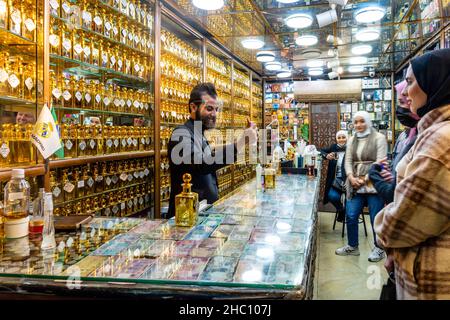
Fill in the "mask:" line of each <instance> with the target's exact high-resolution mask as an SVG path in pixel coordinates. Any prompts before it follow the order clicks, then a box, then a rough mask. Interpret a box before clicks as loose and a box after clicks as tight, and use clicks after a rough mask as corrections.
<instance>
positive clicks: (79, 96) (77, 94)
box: [75, 91, 83, 101]
mask: <svg viewBox="0 0 450 320" xmlns="http://www.w3.org/2000/svg"><path fill="white" fill-rule="evenodd" d="M75 98H77V100H78V101H81V99H82V98H83V95H82V94H81V92H80V91H77V92H76V93H75Z"/></svg>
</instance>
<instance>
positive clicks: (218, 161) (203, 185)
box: [167, 119, 237, 218]
mask: <svg viewBox="0 0 450 320" xmlns="http://www.w3.org/2000/svg"><path fill="white" fill-rule="evenodd" d="M200 124H201V121H197V126H195V125H194V121H193V120H192V119H189V120H188V121H186V123H185V124H183V125H181V126H178V127H176V128H175V129H174V130H173V132H172V136H171V137H170V141H169V145H168V157H169V164H170V186H171V188H170V200H169V212H168V217H167V218H171V217H173V216H174V215H175V196H176V195H177V194H179V193H180V192H181V191H182V186H181V185H182V183H183V175H184V174H185V173H190V174H191V176H192V180H191V183H192V191H193V192H196V193H198V196H199V200H200V201H201V200H204V199H206V200H207V201H208V203H214V202H215V201H217V200H218V199H219V191H218V187H217V176H216V171H217V170H219V169H220V168H223V167H225V166H227V165H229V164H232V163H234V161H235V160H236V154H237V150H236V146H235V144H229V145H225V146H222V147H218V148H215V149H214V151H212V150H211V148H210V146H209V144H208V141H207V140H206V138H205V137H204V135H203V132H202V130H201V126H200Z"/></svg>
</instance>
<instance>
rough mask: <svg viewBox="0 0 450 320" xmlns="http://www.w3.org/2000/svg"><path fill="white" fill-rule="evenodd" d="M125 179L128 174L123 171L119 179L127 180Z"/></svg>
mask: <svg viewBox="0 0 450 320" xmlns="http://www.w3.org/2000/svg"><path fill="white" fill-rule="evenodd" d="M127 179H128V175H127V174H126V173H125V172H123V173H122V174H121V175H120V180H122V181H127Z"/></svg>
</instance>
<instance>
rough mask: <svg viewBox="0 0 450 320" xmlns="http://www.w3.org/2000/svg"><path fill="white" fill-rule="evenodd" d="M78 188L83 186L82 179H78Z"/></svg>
mask: <svg viewBox="0 0 450 320" xmlns="http://www.w3.org/2000/svg"><path fill="white" fill-rule="evenodd" d="M78 188H84V180H79V181H78Z"/></svg>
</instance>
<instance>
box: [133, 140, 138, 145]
mask: <svg viewBox="0 0 450 320" xmlns="http://www.w3.org/2000/svg"><path fill="white" fill-rule="evenodd" d="M133 145H134V146H135V147H137V145H138V140H137V139H136V138H134V139H133Z"/></svg>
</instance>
